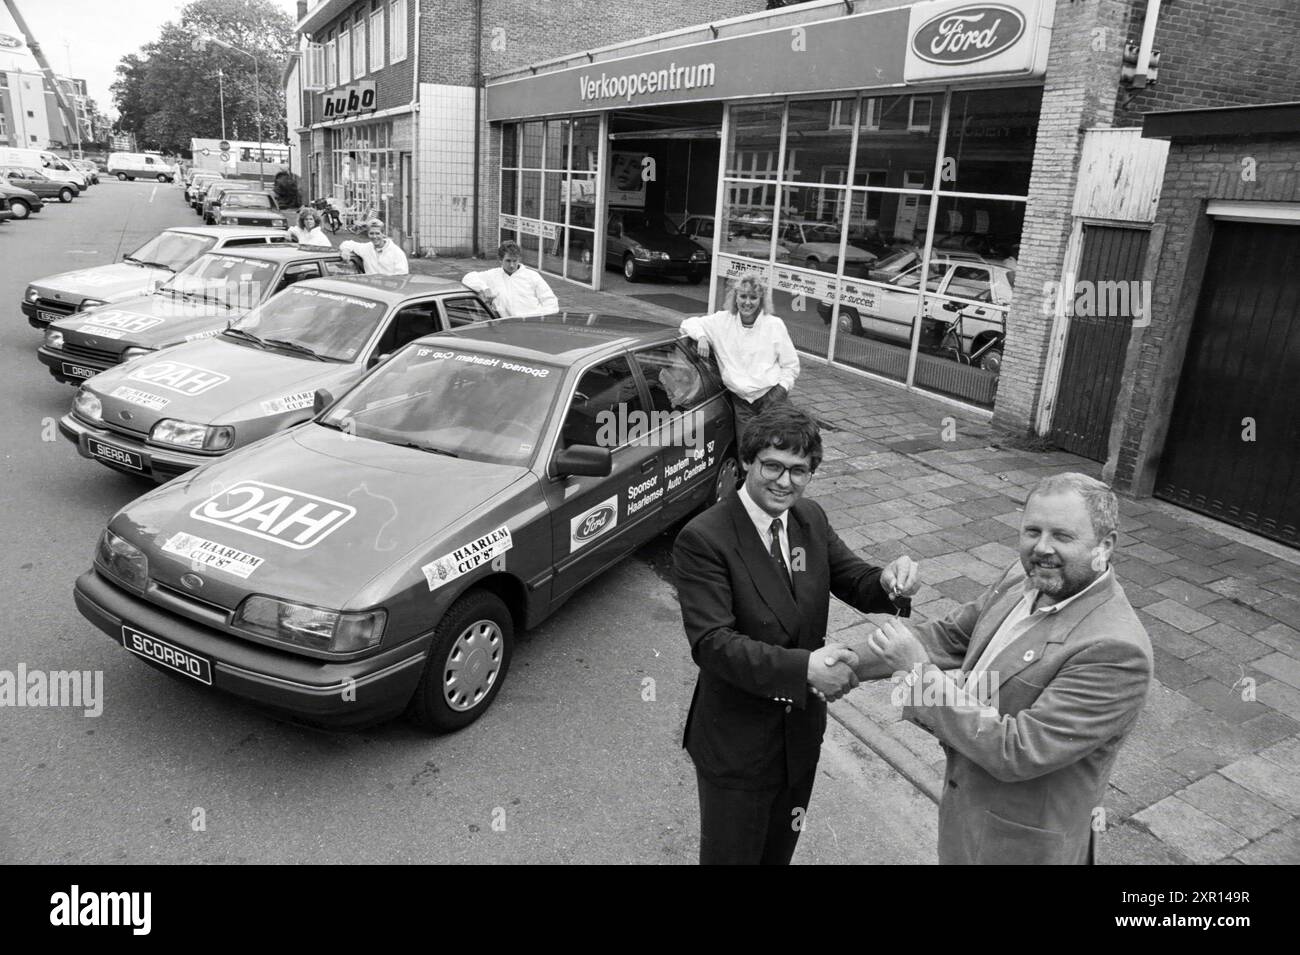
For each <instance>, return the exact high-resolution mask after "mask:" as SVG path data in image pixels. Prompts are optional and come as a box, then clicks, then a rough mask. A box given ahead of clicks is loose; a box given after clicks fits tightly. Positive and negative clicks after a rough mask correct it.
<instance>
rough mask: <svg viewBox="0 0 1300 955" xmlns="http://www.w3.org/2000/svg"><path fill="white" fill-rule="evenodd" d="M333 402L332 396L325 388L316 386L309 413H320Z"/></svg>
mask: <svg viewBox="0 0 1300 955" xmlns="http://www.w3.org/2000/svg"><path fill="white" fill-rule="evenodd" d="M333 403H334V396H333V395H332V394H330V393H329V391H328V390H326V389H325V388H317V389H316V396H315V397H314V398H313V399H312V403H311V413H312V414H320V413H321V412H322V411H324V410H325V409H326V408H328V407H329V406H330V405H332V404H333Z"/></svg>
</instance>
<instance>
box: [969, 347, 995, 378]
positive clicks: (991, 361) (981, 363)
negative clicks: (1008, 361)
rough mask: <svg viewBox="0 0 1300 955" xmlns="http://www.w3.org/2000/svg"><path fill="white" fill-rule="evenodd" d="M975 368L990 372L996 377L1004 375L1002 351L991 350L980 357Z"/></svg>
mask: <svg viewBox="0 0 1300 955" xmlns="http://www.w3.org/2000/svg"><path fill="white" fill-rule="evenodd" d="M975 367H977V368H982V369H984V370H985V371H990V372H992V373H993V374H995V375H1000V374H1002V349H1001V348H990V349H989V350H988V351H986V352H985V353H984V354H982V355H980V357H979V360H978V361H977V362H976V366H975Z"/></svg>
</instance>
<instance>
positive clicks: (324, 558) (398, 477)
mask: <svg viewBox="0 0 1300 955" xmlns="http://www.w3.org/2000/svg"><path fill="white" fill-rule="evenodd" d="M530 473H531V472H529V471H528V470H527V469H526V468H521V467H510V466H505V465H499V464H486V463H482V462H476V461H465V460H461V459H458V458H452V457H447V456H444V455H437V454H431V453H429V452H425V451H419V450H415V449H412V448H399V447H396V446H394V445H389V444H384V443H382V442H377V441H370V440H368V439H364V438H357V437H353V436H351V435H346V434H344V433H342V432H339V431H333V430H331V429H328V428H323V427H320V426H319V425H315V424H310V423H309V424H304V425H303V426H302V427H299V428H296V429H294V430H292V431H288V432H285V433H283V434H279V435H276V436H275V437H273V438H270V439H268V440H266V441H263V442H261V443H259V444H258V445H257V446H256V447H252V448H248V449H247V450H245V451H243V452H241V453H240V454H238V455H235V456H233V457H230V458H227V459H225V460H223V461H220V462H218V463H216V464H212V465H209V466H208V467H205V468H202V469H200V470H197V471H194V472H191V473H190V474H189V475H187V476H185V477H181V478H178V479H177V480H174V481H172V482H170V483H169V484H166V485H164V486H163V487H160V488H158V489H157V490H155V491H152V492H150V493H149V494H146V495H145V496H144V497H141V498H139V499H138V500H136V501H134V502H133V503H131V504H129V505H127V506H126V507H125V508H123V509H122V510H121V511H119V512H118V514H117V516H116V517H114V518H113V520H112V522H111V523H110V527H112V529H113V532H114V533H116V534H120V535H122V536H124V537H126V538H127V539H128V540H130V541H132V542H133V543H135V544H136V545H137V546H140V547H141V548H142V549H144V550H145V552H146V555H147V557H148V560H149V573H150V576H151V577H152V578H153V579H154V580H156V581H159V582H161V583H163V584H166V585H168V586H171V587H174V588H177V589H179V580H180V577H181V576H182V575H184V574H187V573H191V572H195V573H198V574H199V575H200V576H201V577H202V578H203V580H204V583H203V587H202V591H201V594H199V595H198V596H201V597H202V599H203V600H204V601H207V602H209V603H215V604H216V605H218V606H220V607H224V608H226V609H234V608H235V607H236V606H238V604H239V601H240V600H242V599H243V598H244V597H245V596H246V595H247V594H249V593H263V594H269V595H271V596H276V597H281V598H284V599H287V600H294V601H300V602H302V603H307V604H312V605H315V606H320V607H328V608H333V609H364V608H363V607H362V606H361V605H360V604H357V603H354V602H353V601H354V600H355V599H356V598H358V597H360V598H361V599H363V600H364V601H365V604H366V606H370V605H373V604H374V603H376V602H381V601H383V600H384V599H386V598H387V597H388V596H389V595H388V594H380V593H375V592H367V591H366V584H367V582H369V581H371V580H372V579H373V578H375V577H376V576H378V575H380V574H382V573H384V571H386V570H388V569H389V568H390V567H393V566H394V565H398V564H402V563H410V564H411V567H410V570H411V573H412V574H413V575H414V576H415V577H417V578H418V577H420V574H421V571H420V568H419V564H420V562H421V561H422V560H423V557H424V555H425V553H426V552H428V551H430V550H436V547H435V546H434V545H436V544H439V543H440V538H447V539H448V541H449V544H450V545H451V546H455V545H456V544H457V543H463V542H458V541H456V540H455V539H454V538H453V537H452V535H453V534H454V532H455V530H456V527H457V526H459V525H461V524H464V523H467V522H468V520H469V519H470V516H471V515H472V513H473V512H475V511H476V510H478V509H479V508H481V507H482V505H483V504H485V503H486V502H488V501H490V500H492V499H493V498H494V497H496V496H497V495H498V494H500V493H501V492H503V491H504V490H506V489H507V488H508V487H510V486H511V485H512V484H514V483H516V482H518V481H520V480H521V479H523V478H526V477H528V476H529V475H530ZM295 514H298V515H300V516H301V518H302V520H300V521H299V522H298V523H290V522H286V521H285V518H286V517H291V516H292V515H295ZM313 521H314V522H316V523H314V524H313V523H312V522H313ZM178 535H179V538H178ZM195 539H197V540H200V541H206V542H211V543H212V544H215V545H218V546H219V547H224V548H235V549H237V550H238V551H242V552H243V553H245V554H248V555H252V557H253V558H261V562H260V563H258V562H257V561H256V560H251V561H249V560H243V561H242V562H243V564H244V565H245V567H246V566H247V565H248V564H250V563H251V564H256V568H255V569H254V570H252V571H251V572H249V573H248V576H247V577H246V578H241V577H239V576H238V575H236V574H234V573H231V572H227V571H223V570H213V569H210V568H209V567H206V566H203V565H201V564H196V563H194V562H193V561H192V559H191V558H189V557H188V556H187V555H188V554H189V553H192V550H191V548H193V547H194V546H195V544H194V540H195ZM169 545H170V546H169ZM200 546H205V545H200ZM207 549H209V550H211V548H210V547H207ZM177 552H179V553H177ZM182 592H183V591H182Z"/></svg>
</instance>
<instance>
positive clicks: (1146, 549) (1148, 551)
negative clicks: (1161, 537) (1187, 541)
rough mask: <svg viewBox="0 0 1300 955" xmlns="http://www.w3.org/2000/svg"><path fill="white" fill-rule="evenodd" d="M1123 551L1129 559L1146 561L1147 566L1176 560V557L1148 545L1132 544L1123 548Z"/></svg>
mask: <svg viewBox="0 0 1300 955" xmlns="http://www.w3.org/2000/svg"><path fill="white" fill-rule="evenodd" d="M1124 551H1125V553H1127V554H1128V555H1129V556H1130V557H1134V558H1136V559H1138V560H1142V561H1146V562H1147V563H1148V564H1168V563H1169V562H1171V561H1175V560H1177V559H1178V557H1177V555H1175V554H1171V553H1169V551H1167V550H1161V549H1160V548H1159V547H1152V546H1151V545H1150V544H1141V543H1138V544H1134V545H1132V546H1131V547H1126V548H1124Z"/></svg>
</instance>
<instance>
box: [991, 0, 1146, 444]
mask: <svg viewBox="0 0 1300 955" xmlns="http://www.w3.org/2000/svg"><path fill="white" fill-rule="evenodd" d="M1127 18H1128V9H1127V3H1126V0H1096V2H1094V3H1070V2H1066V0H1060V2H1058V3H1057V5H1056V23H1055V26H1054V28H1053V30H1052V43H1051V47H1050V51H1049V54H1048V61H1047V77H1046V80H1045V83H1044V88H1043V106H1042V112H1041V114H1040V116H1039V122H1038V135H1037V139H1036V140H1035V143H1034V168H1033V172H1032V174H1031V176H1030V181H1029V201H1028V203H1027V204H1026V208H1025V223H1024V232H1023V235H1022V236H1021V243H1020V256H1019V260H1018V261H1019V267H1018V268H1017V270H1016V291H1015V297H1014V298H1013V300H1012V303H1011V309H1010V311H1009V313H1008V315H1007V341H1006V348H1005V351H1004V352H1003V367H1002V374H1001V376H1000V378H999V380H998V394H997V400H996V402H995V404H994V409H993V410H994V423H995V424H996V425H999V426H1001V427H1004V428H1007V429H1009V430H1012V431H1015V432H1020V433H1025V432H1028V431H1029V430H1030V428H1031V427H1032V424H1033V420H1034V415H1035V412H1036V410H1037V406H1038V398H1039V392H1040V390H1041V388H1042V382H1043V374H1044V367H1045V364H1046V359H1047V348H1048V342H1049V338H1050V335H1051V324H1052V319H1051V316H1049V315H1044V314H1043V308H1042V303H1043V296H1044V294H1045V289H1047V288H1048V283H1051V282H1054V281H1059V279H1060V276H1061V270H1062V267H1063V265H1064V259H1065V251H1066V245H1067V243H1068V241H1069V237H1070V229H1071V214H1070V210H1071V206H1072V203H1073V198H1074V190H1075V185H1076V183H1077V182H1078V169H1079V153H1080V149H1081V147H1082V145H1083V130H1084V129H1086V128H1087V127H1089V126H1109V125H1111V122H1112V116H1113V111H1114V104H1115V89H1116V87H1117V85H1118V83H1119V75H1120V68H1121V65H1122V59H1123V43H1122V42H1118V43H1117V42H1115V38H1116V37H1120V36H1122V35H1123V26H1124V24H1125V22H1126V21H1127Z"/></svg>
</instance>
